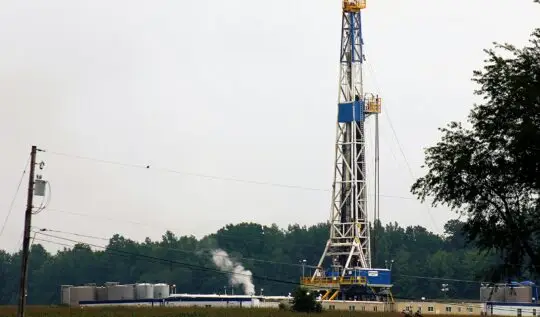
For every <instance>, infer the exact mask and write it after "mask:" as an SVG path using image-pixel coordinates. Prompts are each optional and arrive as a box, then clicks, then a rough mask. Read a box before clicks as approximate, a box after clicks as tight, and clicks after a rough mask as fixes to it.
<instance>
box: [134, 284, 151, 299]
mask: <svg viewBox="0 0 540 317" xmlns="http://www.w3.org/2000/svg"><path fill="white" fill-rule="evenodd" d="M135 298H136V299H152V298H154V285H153V284H149V283H140V284H137V285H135Z"/></svg>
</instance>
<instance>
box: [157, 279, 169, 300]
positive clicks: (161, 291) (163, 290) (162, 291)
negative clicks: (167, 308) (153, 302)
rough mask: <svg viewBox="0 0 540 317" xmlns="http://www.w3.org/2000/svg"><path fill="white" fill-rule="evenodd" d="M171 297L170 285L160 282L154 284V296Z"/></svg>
mask: <svg viewBox="0 0 540 317" xmlns="http://www.w3.org/2000/svg"><path fill="white" fill-rule="evenodd" d="M167 297H169V285H168V284H164V283H159V284H155V285H154V298H156V299H159V298H167Z"/></svg>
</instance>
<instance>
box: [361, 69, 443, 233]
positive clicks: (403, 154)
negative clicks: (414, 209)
mask: <svg viewBox="0 0 540 317" xmlns="http://www.w3.org/2000/svg"><path fill="white" fill-rule="evenodd" d="M368 70H369V71H370V73H371V76H372V77H373V81H374V82H375V86H376V87H377V90H380V87H379V84H378V82H377V77H376V76H375V71H374V70H373V67H372V66H371V64H369V63H368ZM386 109H387V110H386V111H385V113H386V117H387V118H388V123H389V126H390V129H391V130H392V134H393V136H394V138H395V140H396V143H397V145H398V148H399V151H400V152H401V155H402V156H403V159H404V160H405V164H406V165H407V169H408V170H409V174H410V176H411V178H412V180H413V181H414V178H415V177H414V173H413V170H412V168H411V165H410V164H409V160H408V159H407V156H406V155H405V151H404V150H403V147H402V146H401V142H399V138H398V136H397V133H396V130H395V129H394V125H393V124H392V119H391V118H390V113H389V112H388V107H386ZM424 205H425V206H426V210H427V212H428V215H429V218H430V220H431V223H432V224H433V227H434V228H433V229H436V228H438V227H439V226H438V225H437V224H436V222H435V219H434V218H433V215H432V212H431V208H429V206H428V205H426V204H424Z"/></svg>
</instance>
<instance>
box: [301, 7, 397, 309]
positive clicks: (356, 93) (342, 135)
mask: <svg viewBox="0 0 540 317" xmlns="http://www.w3.org/2000/svg"><path fill="white" fill-rule="evenodd" d="M342 6H343V10H342V27H341V48H340V54H339V61H340V72H339V95H338V107H337V108H338V109H337V110H338V115H337V129H336V143H335V166H334V182H333V186H332V207H331V209H332V211H331V216H330V237H329V239H328V241H327V243H326V246H325V248H324V252H323V254H322V256H321V259H320V261H319V263H318V265H317V267H316V269H315V271H314V272H313V275H312V276H308V277H305V276H304V277H302V284H303V285H304V286H307V287H310V288H314V289H318V290H326V293H325V294H324V296H323V299H327V298H328V299H336V298H338V295H339V294H341V297H342V298H348V297H355V298H358V297H360V298H362V299H364V300H369V299H376V300H378V299H380V298H381V296H382V295H384V294H382V295H381V294H379V292H378V291H377V290H373V289H374V287H381V288H384V289H389V287H390V272H389V270H387V269H372V267H371V264H372V263H371V248H370V222H369V216H368V207H367V200H368V195H367V171H366V161H367V160H366V146H365V145H366V134H365V131H366V127H365V122H366V120H367V119H369V118H370V117H375V120H376V129H377V130H378V115H379V113H380V112H381V99H380V98H379V97H378V96H376V95H373V94H370V93H366V92H364V87H363V70H362V66H363V64H364V61H365V56H364V52H363V45H364V42H363V38H362V14H361V13H362V10H363V9H365V8H366V0H342ZM375 135H376V140H375V142H376V147H375V149H376V152H377V153H375V157H376V160H375V161H376V171H377V173H378V131H375ZM375 179H376V182H375V186H376V196H377V195H378V188H377V187H378V175H376V177H375ZM375 202H376V203H378V197H375ZM377 209H378V208H377V206H376V205H375V210H376V212H375V215H376V216H377V214H378V211H377ZM323 264H326V265H327V268H326V269H325V268H324V267H323ZM368 289H370V291H368ZM371 290H373V291H371ZM383 293H384V292H383ZM382 297H384V296H382Z"/></svg>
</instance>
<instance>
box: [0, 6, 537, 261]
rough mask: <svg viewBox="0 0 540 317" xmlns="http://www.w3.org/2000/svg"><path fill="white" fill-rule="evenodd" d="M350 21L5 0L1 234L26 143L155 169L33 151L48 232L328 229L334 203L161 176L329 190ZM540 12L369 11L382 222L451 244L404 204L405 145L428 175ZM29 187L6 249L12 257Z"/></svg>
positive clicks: (0, 58) (428, 216) (332, 9)
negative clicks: (245, 225) (450, 131)
mask: <svg viewBox="0 0 540 317" xmlns="http://www.w3.org/2000/svg"><path fill="white" fill-rule="evenodd" d="M340 10H341V5H340V1H339V0H332V1H331V0H325V1H308V0H293V1H291V0H274V1H249V0H229V1H216V0H206V1H129V2H127V1H72V0H69V1H68V0H62V1H60V0H57V1H24V2H23V1H15V0H13V1H8V0H2V1H0V149H1V153H2V164H1V165H0V176H1V178H0V193H1V194H0V224H1V223H2V222H3V220H4V218H5V217H6V214H7V212H8V209H9V206H10V203H11V200H12V198H13V194H14V193H15V189H16V186H17V183H18V181H19V178H20V175H21V172H22V169H23V166H24V163H25V162H26V159H27V157H28V152H29V149H30V146H31V145H32V144H36V145H38V146H39V147H40V148H43V149H46V150H48V151H53V152H61V153H68V154H71V155H82V156H90V157H95V158H99V159H105V160H112V161H119V162H123V163H132V164H150V165H151V166H152V167H151V168H150V169H148V170H146V169H136V168H130V167H120V166H116V165H110V164H101V163H97V162H91V161H84V160H77V159H74V158H71V157H64V156H59V155H52V154H50V153H41V154H40V155H39V160H40V161H41V160H43V161H45V162H46V164H47V167H46V169H45V171H43V175H44V178H45V179H47V180H48V181H50V184H51V189H52V199H51V202H50V205H49V209H46V210H45V211H43V212H42V213H40V214H39V215H37V216H35V218H34V225H35V226H38V227H47V228H50V229H56V230H63V231H70V232H79V233H82V234H89V235H95V236H100V237H109V236H111V235H112V234H113V233H117V232H118V233H121V234H124V235H126V236H128V237H131V238H134V239H138V240H142V239H144V238H145V237H146V236H149V237H151V238H152V239H159V238H160V236H161V234H163V233H164V231H165V230H166V229H170V230H173V231H174V232H175V233H176V234H178V235H190V234H193V235H195V236H197V237H201V236H203V235H205V234H208V233H211V232H214V231H215V230H217V229H219V228H220V227H222V226H224V225H226V224H227V223H238V222H242V221H254V222H259V223H262V224H268V225H269V224H272V223H277V224H278V225H280V226H286V225H288V224H292V223H299V224H302V225H304V224H305V225H311V224H314V223H318V222H322V221H325V220H326V219H327V218H328V216H329V213H330V210H329V208H330V193H329V192H328V191H321V190H301V189H290V188H281V187H275V186H265V185H254V184H245V183H239V182H231V181H223V180H211V179H207V178H201V177H196V176H189V175H185V174H180V173H173V172H164V171H160V170H159V169H170V170H175V171H182V172H191V173H202V174H207V175H213V176H217V177H231V178H238V179H247V180H255V181H260V182H270V183H280V184H286V185H298V186H304V187H309V188H316V189H324V190H328V189H330V187H331V183H332V170H333V157H334V153H333V143H334V137H335V120H336V102H337V91H338V90H337V87H338V86H337V85H338V53H339V41H340V27H341V16H340V14H341V13H340ZM539 16H540V6H539V5H535V4H533V3H532V1H531V0H511V1H510V0H506V1H503V0H472V1H471V0H438V1H433V0H410V1H396V0H369V2H368V9H366V11H365V14H364V16H363V18H364V39H365V44H366V54H367V59H368V64H367V68H366V72H365V75H366V77H367V83H366V84H367V87H368V88H369V89H371V90H373V91H375V92H378V93H380V94H381V95H382V97H383V101H384V105H383V113H384V114H383V115H382V117H381V121H380V124H381V134H382V136H381V194H382V195H385V196H384V197H381V218H382V220H383V222H388V221H397V222H399V223H400V224H401V225H404V226H405V225H417V224H418V225H422V226H426V227H427V228H428V229H430V230H435V231H436V232H441V230H442V226H443V224H444V222H445V221H446V220H448V219H450V218H454V217H456V215H455V214H453V213H451V212H449V211H448V210H446V209H444V208H438V209H429V208H428V207H427V206H425V205H422V204H420V203H419V202H418V201H416V200H415V199H414V198H413V196H412V195H411V194H410V193H409V189H410V186H411V184H412V182H413V177H412V176H411V173H410V172H409V169H408V167H407V163H406V161H405V159H404V157H403V155H402V153H401V150H400V149H399V146H398V142H399V144H401V147H402V149H403V153H404V154H405V157H406V158H407V161H408V163H409V164H410V166H411V168H412V173H413V174H414V176H416V177H417V176H420V175H421V169H420V165H421V164H422V162H423V148H424V147H426V146H429V145H431V144H433V143H434V142H436V141H437V139H438V138H439V133H438V131H437V128H438V127H441V126H443V125H445V124H446V123H447V122H449V121H451V120H464V119H465V117H466V115H467V113H468V111H469V109H470V107H471V105H472V103H473V100H474V97H473V89H474V88H475V86H474V85H473V83H472V82H471V80H470V78H471V75H472V71H473V70H474V69H478V68H479V67H481V65H482V61H483V59H484V57H485V55H484V53H483V51H482V49H484V48H487V47H489V46H490V45H491V43H492V42H493V41H500V42H510V43H513V44H516V45H523V44H524V43H525V42H526V41H527V39H528V37H529V34H530V33H531V31H532V30H533V28H534V27H536V26H538V21H539ZM374 78H375V80H374ZM391 125H392V126H393V128H394V130H395V132H396V134H397V140H396V138H395V136H394V134H393V132H392V129H391ZM370 183H371V182H370ZM26 186H27V180H26V179H25V180H24V183H23V185H22V186H21V189H20V191H19V194H18V196H17V199H16V203H15V208H14V209H13V213H12V214H11V216H10V218H9V220H8V223H7V226H6V229H5V231H4V233H3V235H1V236H0V248H4V249H8V250H10V251H12V250H15V249H16V248H18V245H20V241H21V233H22V227H23V213H24V208H25V194H26ZM387 196H398V197H387ZM399 197H404V198H399ZM39 202H40V198H37V201H36V204H39ZM76 214H79V215H76ZM97 243H102V242H97ZM322 247H323V246H321V250H322ZM51 248H53V246H51Z"/></svg>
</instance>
